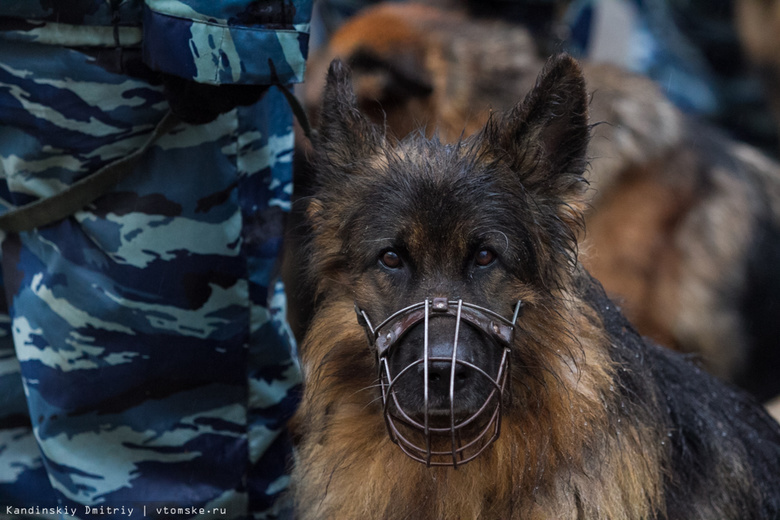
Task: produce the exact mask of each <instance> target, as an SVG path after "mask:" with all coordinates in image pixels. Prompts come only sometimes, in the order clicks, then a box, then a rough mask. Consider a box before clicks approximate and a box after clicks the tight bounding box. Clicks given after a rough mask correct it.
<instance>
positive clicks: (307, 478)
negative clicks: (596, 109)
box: [291, 55, 780, 520]
mask: <svg viewBox="0 0 780 520" xmlns="http://www.w3.org/2000/svg"><path fill="white" fill-rule="evenodd" d="M356 102H357V101H356V97H355V95H354V92H353V89H352V83H351V77H350V72H349V70H348V69H347V67H346V66H345V65H343V64H342V63H341V62H339V61H334V62H333V64H332V65H331V66H330V69H329V71H328V75H327V85H326V87H325V92H324V101H323V106H322V117H321V123H320V126H319V136H318V138H317V142H316V147H315V148H316V157H315V160H314V167H315V169H316V175H317V186H316V188H315V190H314V193H313V195H312V197H311V198H310V199H309V200H308V207H307V209H306V214H307V217H308V219H309V222H310V225H311V229H312V234H311V237H310V238H311V240H310V243H309V249H308V251H307V253H306V254H305V255H301V257H303V258H306V259H308V261H309V269H308V271H309V273H310V280H311V283H312V284H315V285H316V290H317V300H316V305H315V311H314V316H313V319H312V323H311V326H310V327H309V329H308V333H307V334H306V337H305V340H304V341H303V342H302V345H301V348H300V357H301V364H302V368H303V373H304V390H303V399H302V403H301V406H300V408H299V411H298V412H297V415H296V416H295V418H294V420H293V424H292V428H293V432H294V434H295V438H296V442H297V448H296V459H295V465H294V472H293V476H292V485H291V488H292V493H293V498H294V502H295V505H296V508H297V513H296V514H297V517H298V518H301V519H304V520H306V519H339V520H345V519H361V520H362V519H367V518H371V519H374V518H377V519H378V518H381V519H387V520H390V519H398V520H401V519H404V520H409V519H412V520H413V519H421V520H430V519H453V520H454V519H464V520H465V519H468V520H471V519H490V520H493V519H521V518H522V519H556V520H557V519H575V518H578V519H584V518H592V519H653V518H658V519H661V518H663V519H685V520H692V519H719V520H723V519H735V520H736V519H740V520H744V519H778V518H780V479H779V478H778V474H777V471H778V468H780V426H778V424H777V423H775V422H774V421H773V420H772V419H771V418H770V417H769V416H768V415H767V414H766V412H765V411H764V410H763V409H762V408H761V407H760V406H758V405H757V404H756V403H755V402H754V401H753V400H752V398H751V397H749V396H747V395H746V394H743V393H741V392H740V391H736V390H732V389H731V388H729V387H727V386H725V385H724V384H723V383H721V382H719V381H718V380H717V379H715V378H714V377H713V376H711V375H709V374H708V373H707V372H704V371H701V370H699V369H698V368H697V367H695V366H694V365H692V364H689V363H688V361H687V360H686V359H685V358H684V357H683V356H682V355H681V354H679V353H676V352H673V351H671V350H668V349H665V348H661V347H657V346H655V345H654V344H651V343H649V342H646V341H644V340H643V339H642V338H641V337H640V336H639V335H638V334H637V332H636V331H635V330H634V329H633V328H632V326H631V325H630V324H629V322H628V321H627V320H626V319H625V318H623V316H622V315H621V314H620V312H619V310H618V309H617V308H616V307H615V305H614V304H612V303H611V301H610V300H609V299H608V298H607V296H606V295H605V293H604V291H603V290H602V288H601V286H600V285H599V283H598V282H597V281H595V280H594V279H593V278H592V277H591V276H590V275H589V274H588V273H587V271H586V270H585V269H584V268H583V267H582V266H581V265H580V264H579V263H578V262H577V237H578V235H579V233H580V231H581V229H580V228H581V226H582V225H583V210H584V204H585V201H586V200H587V195H586V183H585V182H584V178H583V175H584V172H585V169H586V165H587V161H588V159H587V147H588V140H589V134H590V124H589V119H588V96H587V94H586V86H585V81H584V78H583V74H582V71H581V69H580V67H579V65H578V64H577V63H576V61H574V60H573V59H572V58H570V57H569V56H566V55H558V56H556V57H554V58H552V59H550V61H549V62H548V64H547V65H546V67H545V68H544V70H543V71H542V73H541V75H540V76H539V78H538V80H537V83H536V86H535V87H534V88H533V89H532V90H531V92H530V93H529V94H528V95H527V96H526V98H525V99H524V101H522V102H521V103H519V104H518V105H516V106H515V107H514V108H513V109H511V110H509V111H508V112H506V113H504V114H503V115H501V116H498V115H494V116H493V117H491V118H490V119H489V120H488V122H487V123H486V125H485V126H484V128H483V129H482V130H481V131H479V132H477V133H476V134H475V135H474V136H471V137H469V138H466V139H464V140H462V141H459V142H456V143H452V144H445V143H442V142H439V141H438V140H437V139H436V138H435V137H434V138H428V137H426V136H425V135H424V134H423V133H422V132H420V133H412V134H410V135H409V136H407V137H405V138H404V139H403V140H400V141H396V140H394V139H393V138H391V137H390V136H387V135H385V133H384V131H383V129H381V127H379V126H378V125H376V124H374V123H373V122H371V121H370V120H369V119H368V118H367V117H365V116H364V114H362V113H361V111H360V110H359V109H358V107H357V105H356Z"/></svg>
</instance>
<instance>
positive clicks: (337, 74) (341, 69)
mask: <svg viewBox="0 0 780 520" xmlns="http://www.w3.org/2000/svg"><path fill="white" fill-rule="evenodd" d="M320 114H321V116H320V127H319V135H318V138H317V145H318V147H319V148H320V150H321V151H322V152H323V153H324V154H325V156H326V158H327V159H328V160H329V162H331V163H332V164H335V165H337V166H338V165H344V166H346V165H350V164H353V163H355V161H356V160H357V159H359V158H361V157H366V156H368V155H370V154H371V153H372V152H373V151H375V150H376V149H377V147H378V146H379V145H380V144H381V142H382V133H381V132H380V131H379V128H378V127H377V126H376V125H375V124H374V123H372V122H371V121H369V120H368V119H367V118H366V117H365V116H364V115H363V114H362V113H361V112H360V110H359V109H358V107H357V99H356V97H355V92H354V90H353V88H352V73H351V71H350V70H349V68H348V67H347V66H346V65H344V63H342V61H341V60H339V59H338V58H337V59H335V60H333V62H331V64H330V67H329V69H328V77H327V83H326V85H325V92H324V95H323V100H322V110H321V111H320Z"/></svg>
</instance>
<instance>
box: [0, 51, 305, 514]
mask: <svg viewBox="0 0 780 520" xmlns="http://www.w3.org/2000/svg"><path fill="white" fill-rule="evenodd" d="M167 110H168V106H167V102H166V101H165V98H164V96H163V93H162V88H161V87H160V86H159V85H156V84H155V83H154V82H153V81H151V80H150V79H148V78H142V77H130V76H126V75H123V74H117V73H114V72H110V71H108V70H106V69H104V68H101V67H100V66H98V64H97V62H96V61H95V60H94V59H92V58H90V57H89V56H87V55H85V54H83V53H81V52H78V51H76V50H71V49H66V48H61V47H54V46H45V45H38V44H34V43H29V44H28V43H21V42H18V43H14V44H13V45H6V46H0V173H1V174H2V182H0V199H2V200H0V203H2V205H3V206H4V209H3V211H7V210H8V209H10V208H12V207H14V206H20V205H23V204H26V203H29V202H31V201H34V200H37V199H39V198H41V197H47V196H50V195H52V194H55V193H57V192H58V191H60V190H62V189H63V188H64V187H66V186H67V185H69V184H70V183H72V182H74V181H76V180H78V179H80V178H82V177H84V176H86V175H88V174H89V173H90V172H94V171H95V170H97V169H98V168H100V167H101V166H103V165H105V164H107V163H108V162H110V161H112V160H114V159H116V158H118V157H122V156H123V155H126V154H128V153H130V152H132V151H133V150H134V149H136V148H138V147H139V146H140V145H141V143H142V142H143V141H144V140H145V138H146V137H148V135H149V134H150V132H151V131H152V129H153V127H154V126H155V124H156V123H157V122H158V121H159V120H160V119H161V118H162V117H163V115H164V114H165V113H166V112H167ZM291 125H292V117H291V112H290V109H289V107H288V106H287V104H286V102H285V100H284V97H283V96H282V95H281V94H280V92H279V91H278V90H276V88H271V89H270V90H269V91H268V92H267V93H266V94H265V95H264V97H263V98H262V99H261V100H260V101H259V102H258V103H257V104H255V105H252V106H246V107H238V108H236V109H233V110H231V111H230V112H227V113H225V114H222V115H221V116H219V117H218V118H217V119H216V120H214V121H213V122H211V123H208V124H205V125H199V126H191V125H187V124H184V123H182V124H179V125H178V126H177V127H176V128H175V129H174V130H173V131H172V132H170V133H169V134H167V135H165V136H163V137H162V138H161V139H160V140H159V141H157V142H156V143H155V145H154V146H153V147H152V148H151V149H150V150H149V151H148V153H147V154H146V155H145V156H144V157H143V159H142V160H141V162H140V164H138V165H137V166H136V167H135V171H134V172H133V174H132V175H131V176H130V177H129V178H128V179H127V180H125V181H122V182H121V184H120V185H118V186H117V187H116V188H115V189H113V190H112V191H111V192H110V193H108V194H106V195H104V196H102V197H101V198H99V199H98V200H97V201H96V202H95V203H93V204H92V205H90V206H89V207H87V208H86V209H85V210H83V211H79V212H77V213H76V214H74V215H73V216H72V217H70V218H67V219H65V220H63V221H60V222H57V223H54V224H52V225H49V226H45V227H42V228H39V229H36V230H34V231H31V232H23V233H18V234H7V235H6V236H4V237H3V240H2V270H3V282H4V286H5V294H6V300H7V304H8V307H7V313H5V314H3V315H2V317H0V325H1V326H2V331H1V332H2V337H1V338H0V342H1V343H0V507H2V509H0V517H8V518H23V517H45V516H51V515H54V516H55V517H56V516H60V517H63V518H98V517H99V518H142V517H144V516H145V517H147V518H155V517H158V518H163V517H165V518H185V517H186V518H190V517H197V518H275V517H277V516H278V515H279V514H280V511H282V510H283V509H284V505H283V504H281V503H280V502H279V501H277V500H276V499H277V497H278V496H279V495H280V493H281V492H283V491H284V489H285V488H286V485H287V479H288V477H287V476H286V464H287V463H288V459H289V443H288V439H287V437H286V434H285V422H286V420H287V419H288V418H289V416H290V415H291V414H292V412H293V410H294V408H295V406H296V404H297V387H298V385H299V381H300V376H299V370H298V366H297V364H296V362H295V360H294V352H293V340H292V337H291V334H290V332H289V328H288V326H287V324H286V321H285V297H284V290H283V287H282V286H281V284H280V283H279V282H276V281H275V276H274V272H275V269H276V266H277V257H278V254H279V251H280V248H281V237H282V228H283V223H284V220H285V212H286V211H287V210H288V209H289V203H290V202H289V201H290V194H291V164H292V163H291V158H292V157H291V156H292V147H293V134H292V129H291Z"/></svg>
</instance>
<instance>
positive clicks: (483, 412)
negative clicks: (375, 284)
mask: <svg viewBox="0 0 780 520" xmlns="http://www.w3.org/2000/svg"><path fill="white" fill-rule="evenodd" d="M522 308H523V302H522V301H518V302H517V304H516V305H515V308H514V314H513V316H512V318H511V320H510V319H507V318H505V317H503V316H501V315H500V314H498V313H496V312H494V311H492V310H490V309H487V308H485V307H480V306H478V305H474V304H471V303H467V302H464V301H463V300H461V299H458V300H448V299H447V298H433V299H425V300H424V301H422V302H419V303H415V304H414V305H410V306H408V307H405V308H403V309H401V310H399V311H397V312H395V313H393V314H392V315H391V316H389V317H388V318H387V319H385V320H384V321H382V322H381V323H380V324H379V325H377V326H376V327H375V326H373V324H372V323H371V320H370V318H369V316H368V314H367V313H366V312H365V311H364V310H363V309H361V308H360V306H358V305H357V303H356V304H355V311H356V313H357V315H358V322H359V323H360V324H361V325H362V326H363V327H364V328H365V329H366V333H367V335H368V341H369V344H370V345H371V346H372V347H373V348H374V349H375V351H376V355H377V359H378V362H379V380H380V386H381V389H382V402H383V413H384V418H385V424H386V426H387V430H388V433H389V434H390V438H391V439H392V440H393V442H395V443H396V444H398V446H399V447H400V448H401V450H402V451H403V452H404V453H406V454H407V455H408V456H409V457H411V458H412V459H414V460H416V461H418V462H422V463H423V464H425V465H427V466H429V467H430V466H452V467H455V468H457V467H458V466H459V465H462V464H465V463H466V462H469V461H471V460H473V459H474V458H476V457H477V456H478V455H479V454H481V453H482V452H483V451H485V449H486V448H487V447H488V446H490V445H491V444H492V443H493V442H494V441H495V440H496V439H497V438H498V436H499V433H500V429H501V412H502V409H503V405H504V401H505V395H506V394H508V387H509V384H508V381H509V348H510V345H511V344H512V338H513V334H514V328H515V323H516V322H517V318H518V316H520V314H521V312H522ZM432 315H435V316H452V317H454V318H455V334H454V338H453V341H452V349H451V355H450V356H448V357H442V356H431V355H430V352H429V350H430V349H429V344H430V342H429V337H428V336H429V322H430V318H431V316H432ZM462 322H466V323H468V324H469V325H471V326H472V327H473V328H474V329H476V330H477V331H479V332H480V333H482V334H484V335H486V336H488V337H489V338H490V339H491V340H492V343H493V344H495V346H496V347H497V348H501V349H502V353H501V361H500V362H499V365H498V370H497V372H496V373H495V374H489V373H488V372H486V371H485V370H484V369H483V368H480V367H478V366H477V365H475V364H474V363H471V362H469V361H466V360H464V359H458V339H459V337H460V332H461V323H462ZM421 323H422V325H423V327H424V328H423V349H422V350H423V352H422V355H421V357H419V358H418V359H416V360H415V361H413V362H411V363H409V364H408V365H407V366H405V367H404V368H403V369H401V370H400V371H399V372H398V373H397V374H395V375H393V374H392V373H391V369H390V363H389V355H390V353H391V351H392V350H393V347H395V346H396V345H398V343H399V341H400V340H401V338H402V337H403V336H404V335H405V334H406V333H407V332H408V331H409V330H410V329H411V328H413V327H415V326H416V325H418V324H421ZM432 363H447V364H449V395H448V401H449V424H448V425H446V426H442V425H441V423H437V424H435V425H432V424H431V422H432V421H431V418H430V409H429V403H430V395H429V393H430V392H429V388H430V367H431V364H432ZM420 365H422V372H423V385H422V388H423V414H422V418H420V417H419V416H417V417H415V415H417V414H414V413H411V412H409V411H407V410H405V409H404V406H403V404H402V402H401V400H400V399H399V396H398V392H397V387H398V386H399V385H400V384H403V383H402V382H400V381H402V378H404V377H411V376H412V375H413V374H414V373H415V372H419V366H420ZM456 369H461V370H468V371H471V372H472V373H473V374H476V375H477V377H478V378H481V380H482V381H484V383H485V384H486V385H487V386H488V388H490V391H489V392H488V393H487V396H486V398H485V400H484V402H483V403H482V405H481V406H480V407H479V408H478V409H477V410H476V411H475V412H473V413H471V414H469V415H468V416H466V417H458V416H457V414H456V406H455V404H456V392H455V386H456V381H455V378H456Z"/></svg>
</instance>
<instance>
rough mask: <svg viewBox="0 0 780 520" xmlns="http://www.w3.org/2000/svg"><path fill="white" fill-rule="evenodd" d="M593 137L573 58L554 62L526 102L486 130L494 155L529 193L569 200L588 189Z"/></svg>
mask: <svg viewBox="0 0 780 520" xmlns="http://www.w3.org/2000/svg"><path fill="white" fill-rule="evenodd" d="M589 138H590V126H589V124H588V97H587V92H586V89H585V79H584V78H583V75H582V70H581V69H580V66H579V65H578V64H577V62H576V61H575V60H574V59H573V58H572V57H571V56H569V55H567V54H559V55H557V56H554V57H552V58H550V60H549V61H548V62H547V64H546V65H545V67H544V69H543V70H542V72H541V74H540V75H539V78H538V79H537V82H536V86H535V87H534V88H533V89H532V90H531V92H529V93H528V95H527V96H526V98H525V100H523V101H522V102H521V103H519V104H518V105H517V106H515V108H514V109H512V110H511V111H510V112H509V113H507V114H505V115H504V117H503V118H500V119H495V118H491V121H490V122H489V123H488V125H487V127H486V128H485V140H486V143H485V144H486V145H487V146H488V147H489V151H490V152H492V153H493V154H496V153H498V154H500V155H501V156H502V157H503V158H504V160H506V161H508V162H509V163H510V164H511V166H512V168H513V169H514V171H516V172H517V174H518V175H519V176H520V180H521V182H523V185H524V186H525V188H526V189H527V190H528V191H530V192H532V193H538V194H541V195H545V196H549V197H552V198H555V199H560V200H563V201H566V202H568V201H569V199H570V198H572V197H575V198H576V195H578V194H581V193H582V192H583V191H584V186H583V185H584V183H583V177H582V175H583V173H584V171H585V168H586V165H587V159H586V150H587V146H588V140H589ZM572 202H573V201H572Z"/></svg>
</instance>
